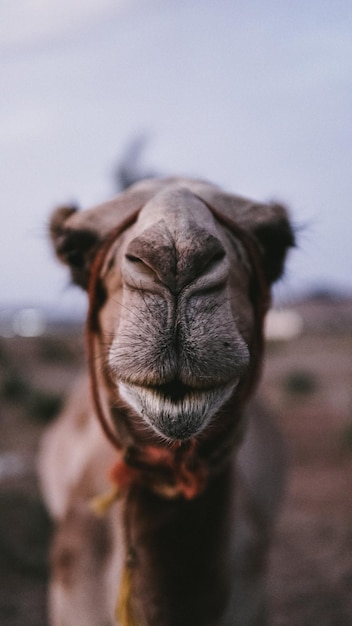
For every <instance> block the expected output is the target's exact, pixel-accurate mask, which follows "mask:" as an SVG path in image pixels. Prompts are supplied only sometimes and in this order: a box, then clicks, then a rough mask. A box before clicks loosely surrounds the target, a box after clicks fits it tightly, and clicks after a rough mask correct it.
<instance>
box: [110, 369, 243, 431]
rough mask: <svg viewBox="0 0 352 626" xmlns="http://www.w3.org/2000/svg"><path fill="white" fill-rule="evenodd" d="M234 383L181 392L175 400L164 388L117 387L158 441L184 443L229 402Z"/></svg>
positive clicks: (174, 393)
mask: <svg viewBox="0 0 352 626" xmlns="http://www.w3.org/2000/svg"><path fill="white" fill-rule="evenodd" d="M237 384H238V381H235V382H231V383H229V384H227V385H221V386H217V387H213V388H210V389H192V388H184V389H182V393H179V397H177V393H176V391H174V392H173V394H171V393H165V391H166V392H168V391H169V390H168V388H167V386H166V385H165V386H161V387H143V386H140V385H136V384H130V383H119V391H120V395H121V397H122V398H123V400H124V401H125V402H126V403H127V404H128V405H129V406H130V407H131V408H132V409H134V411H136V413H137V414H138V415H139V416H140V417H141V418H142V419H143V420H144V421H145V422H146V424H147V425H148V426H151V428H152V429H153V430H154V431H155V432H156V433H157V434H158V435H160V436H161V437H163V438H165V439H168V440H178V441H180V440H185V439H190V438H192V437H196V436H197V435H199V434H200V433H201V432H202V431H204V430H205V429H206V428H207V426H208V425H209V424H210V423H211V420H212V418H213V416H214V415H215V414H216V413H218V411H219V410H220V409H221V407H222V406H223V405H224V404H225V403H226V402H227V401H228V400H229V399H230V397H231V395H232V394H233V392H234V391H235V389H236V387H237Z"/></svg>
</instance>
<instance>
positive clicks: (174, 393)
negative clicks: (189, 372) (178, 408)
mask: <svg viewBox="0 0 352 626" xmlns="http://www.w3.org/2000/svg"><path fill="white" fill-rule="evenodd" d="M151 389H153V390H154V391H155V393H157V394H160V395H161V396H164V397H165V398H167V399H168V400H170V401H171V402H174V403H175V404H177V403H178V402H182V401H183V400H184V399H185V397H186V396H187V395H190V394H191V393H194V392H195V389H194V388H193V387H190V386H189V385H185V384H184V383H183V382H182V381H181V380H178V379H174V380H171V381H170V382H168V383H163V384H162V385H155V386H152V387H151Z"/></svg>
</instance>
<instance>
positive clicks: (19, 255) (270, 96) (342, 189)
mask: <svg viewBox="0 0 352 626" xmlns="http://www.w3.org/2000/svg"><path fill="white" fill-rule="evenodd" d="M351 32H352V3H351V2H350V1H349V0H329V1H326V0H310V2H306V0H295V2H292V1H291V0H283V1H281V2H278V0H239V1H234V0H188V2H184V3H181V2H178V1H176V0H51V1H50V2H49V1H46V0H11V1H9V0H6V1H4V2H2V3H1V5H0V144H1V151H0V178H1V185H0V190H1V223H2V228H1V231H0V264H1V272H0V308H4V307H7V306H10V305H14V306H18V307H21V306H28V305H35V306H44V307H48V308H50V309H51V310H54V311H56V312H57V313H58V314H60V312H65V311H66V312H67V311H72V312H73V313H75V312H79V311H81V310H83V309H84V307H85V297H84V295H83V294H80V293H79V290H78V289H75V288H73V287H70V285H69V279H68V273H67V272H66V271H65V269H64V268H63V267H61V266H59V264H58V263H57V262H56V260H55V258H54V255H53V253H52V251H51V249H50V245H49V242H48V237H47V224H48V219H49V215H50V212H51V211H52V209H53V208H54V207H55V206H56V205H58V204H61V203H64V202H71V201H74V202H76V203H78V204H79V205H80V206H81V207H82V208H86V207H90V206H93V205H94V204H97V203H100V202H102V201H104V200H106V199H108V198H110V197H112V196H113V195H114V194H115V193H116V188H115V186H114V179H113V174H114V170H115V168H116V165H117V163H118V162H119V158H120V157H121V155H122V154H123V153H124V151H125V150H126V148H127V147H128V145H129V144H130V143H131V141H133V140H134V139H135V138H136V137H138V136H139V135H141V134H146V136H147V137H148V143H147V144H146V147H145V151H144V153H143V162H144V164H145V166H146V168H147V169H150V170H154V171H156V172H160V174H162V175H170V174H171V175H174V174H181V175H182V174H184V175H189V176H198V177H202V178H205V179H208V180H210V181H212V182H214V183H217V184H219V185H221V186H222V187H223V188H225V189H226V190H228V191H230V192H234V193H239V194H241V195H245V196H248V197H250V198H253V199H257V200H260V201H265V200H278V201H280V202H283V203H284V204H285V205H287V206H288V207H289V209H290V212H291V215H292V219H293V221H294V224H295V225H296V227H297V232H298V244H299V245H298V248H297V250H295V251H294V252H293V253H292V254H291V257H290V260H289V264H288V270H287V272H286V275H285V278H284V280H283V281H282V284H281V285H280V286H279V288H278V294H279V296H280V294H282V295H283V296H288V297H290V294H296V293H298V292H301V291H305V290H307V289H310V288H312V287H325V286H332V287H335V288H341V289H345V290H348V291H350V292H352V271H351V270H352V246H351V243H350V241H351V233H352V228H351V226H352V217H351V207H350V204H351V200H350V199H351V197H352V158H351V157H352V37H351Z"/></svg>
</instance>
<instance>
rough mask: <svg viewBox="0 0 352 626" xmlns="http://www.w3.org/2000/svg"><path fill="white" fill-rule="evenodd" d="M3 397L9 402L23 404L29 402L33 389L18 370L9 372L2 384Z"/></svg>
mask: <svg viewBox="0 0 352 626" xmlns="http://www.w3.org/2000/svg"><path fill="white" fill-rule="evenodd" d="M1 391H2V397H3V398H4V399H5V400H7V401H8V402H19V403H20V404H23V403H25V402H27V401H28V398H29V395H30V392H31V388H30V386H29V385H28V383H27V381H26V380H25V379H24V378H23V376H21V374H19V373H18V372H17V371H16V370H12V369H10V370H8V371H7V372H6V373H5V376H4V378H3V382H2V389H1Z"/></svg>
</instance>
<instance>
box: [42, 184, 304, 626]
mask: <svg viewBox="0 0 352 626" xmlns="http://www.w3.org/2000/svg"><path fill="white" fill-rule="evenodd" d="M137 215H138V217H137ZM136 218H137V219H136ZM133 220H136V221H133ZM111 232H114V234H113V236H111ZM51 234H52V238H53V242H54V245H55V248H56V251H57V254H58V256H59V258H60V259H61V260H63V261H64V262H66V263H68V264H69V266H70V268H71V273H72V276H73V279H74V280H75V281H76V282H77V283H78V284H80V285H81V286H85V287H87V286H88V284H90V317H89V326H88V328H89V333H88V337H89V338H90V341H91V344H90V345H91V348H90V357H91V374H92V376H93V380H94V379H95V382H94V385H93V388H94V390H95V391H94V397H95V411H94V408H93V407H92V405H91V401H90V399H89V397H87V396H85V397H84V401H83V402H81V404H80V408H79V410H77V407H78V405H79V400H77V399H73V400H72V401H71V405H70V406H69V407H68V409H67V411H66V412H65V413H64V415H63V417H62V418H60V419H59V421H58V422H57V424H56V425H54V426H53V427H52V428H51V432H49V433H48V435H47V436H46V439H45V442H44V444H43V452H42V456H41V474H42V477H43V486H44V492H45V494H46V497H47V501H48V503H49V506H51V509H52V511H53V514H54V515H55V516H56V517H57V519H58V521H59V527H58V535H57V538H56V541H55V548H54V551H53V554H54V556H53V580H52V594H51V597H52V600H51V614H52V624H53V626H58V625H59V624H60V625H61V624H62V623H65V625H66V626H70V625H71V624H72V626H73V624H74V626H80V624H82V626H83V624H84V625H85V626H104V624H105V622H106V621H107V619H109V620H110V623H111V624H112V623H115V622H114V621H113V606H114V602H115V599H116V595H117V587H118V581H119V578H120V576H121V570H122V567H123V564H124V563H125V564H126V565H127V567H128V568H129V569H130V571H131V575H132V597H131V601H132V603H133V606H134V609H135V611H136V614H137V615H138V625H136V626H156V625H157V626H188V624H189V625H190V626H191V625H192V626H195V625H197V626H234V625H235V624H238V625H240V626H254V625H256V624H264V623H265V593H264V575H265V565H266V563H265V562H266V554H267V550H268V545H269V539H270V535H271V528H272V523H273V520H274V518H275V513H276V510H277V505H278V502H279V498H280V493H281V484H282V477H283V474H284V462H283V451H282V450H283V449H282V445H281V442H280V439H279V437H278V435H277V433H276V431H275V429H274V428H273V427H272V425H271V421H270V417H269V416H267V415H264V414H263V412H262V411H261V410H258V408H257V409H256V410H255V411H246V412H244V407H243V402H244V399H245V397H246V398H247V396H248V393H249V391H250V390H253V386H254V383H255V381H256V379H257V372H258V369H259V365H260V361H261V356H262V355H261V352H262V345H261V334H260V333H261V323H262V316H263V313H264V312H265V310H266V307H267V305H268V293H267V288H268V287H269V285H270V283H271V282H272V281H273V280H276V279H277V278H278V277H279V276H280V274H281V272H282V268H283V263H284V258H285V254H286V250H287V248H288V247H289V246H291V245H293V234H292V230H291V227H290V225H289V222H288V219H287V215H286V212H285V210H284V209H283V208H282V207H281V206H278V205H265V204H258V203H254V202H251V201H249V200H245V199H243V198H240V197H237V196H233V195H230V194H225V193H223V192H222V191H220V190H219V189H218V188H216V187H214V186H212V185H209V184H207V183H203V182H201V181H195V180H190V179H166V180H161V181H158V180H153V181H143V182H142V183H138V184H137V185H134V186H133V187H131V188H130V189H129V190H128V191H127V192H125V193H123V194H121V195H120V196H119V197H118V198H117V199H116V200H113V201H111V202H110V203H107V204H105V205H102V206H101V207H97V208H95V209H92V210H90V211H85V212H83V213H79V212H76V211H72V210H67V209H65V210H62V209H60V210H59V211H58V212H56V213H55V214H54V216H53V219H52V225H51ZM99 250H100V251H101V252H99ZM97 252H98V255H100V256H98V257H97ZM92 264H93V269H92ZM92 346H93V349H92ZM76 394H78V395H79V394H82V399H83V395H84V392H83V393H82V392H80V391H77V392H76ZM76 397H78V396H76ZM96 411H98V413H101V416H102V422H103V425H104V422H105V421H106V428H105V431H106V434H107V435H108V436H109V433H112V436H111V440H112V441H113V442H115V443H116V447H117V448H119V449H120V450H121V452H119V453H117V454H125V453H127V451H128V453H129V456H128V457H126V462H127V464H131V466H132V465H133V463H135V461H133V455H132V452H133V451H137V452H138V450H139V451H140V452H138V454H142V456H143V454H144V453H143V450H147V447H148V446H154V448H155V446H156V447H161V448H163V447H165V446H166V447H167V448H168V449H170V450H171V451H172V450H174V452H172V455H174V458H175V463H176V458H180V459H181V462H182V463H183V461H182V458H184V459H186V455H187V454H188V452H187V450H188V449H189V443H188V441H187V440H189V439H191V440H192V441H193V442H194V444H195V447H194V450H195V453H194V454H195V456H194V461H193V462H194V463H202V464H204V466H205V467H207V468H208V473H207V475H208V478H207V483H206V484H205V485H204V487H202V489H199V492H198V493H197V492H195V494H194V495H195V497H194V498H193V499H191V500H186V499H185V498H183V497H178V498H176V499H173V500H168V499H166V498H164V497H162V496H161V495H160V493H162V489H161V492H158V490H156V489H154V488H153V481H154V480H157V481H159V482H160V481H164V482H165V480H166V481H167V480H174V479H173V478H172V476H171V479H170V477H169V478H167V476H168V471H169V470H168V471H166V473H165V467H164V468H163V467H162V465H160V468H159V469H158V465H156V466H155V468H154V467H153V468H152V470H151V469H150V467H149V466H148V458H147V457H146V458H147V461H146V463H147V465H144V466H143V464H142V466H140V467H141V468H142V469H141V470H140V471H141V472H143V471H145V472H146V473H145V476H146V477H147V476H148V472H150V471H152V474H151V476H152V479H151V482H149V479H148V480H147V479H146V478H145V480H137V481H135V482H133V481H132V484H131V485H130V486H129V487H128V488H127V489H126V491H125V494H124V497H123V499H122V501H121V502H120V504H119V505H117V506H116V507H114V508H113V509H112V510H111V512H110V513H109V515H108V516H107V518H106V519H105V520H103V521H101V520H99V521H97V520H94V518H93V517H92V514H91V513H90V512H89V508H88V504H87V503H88V500H89V497H90V496H92V495H95V494H96V493H98V492H99V489H100V488H103V487H104V483H105V481H104V471H107V468H108V466H109V464H110V459H112V458H113V451H112V448H111V447H109V445H110V444H109V443H108V442H107V440H106V439H104V435H103V433H102V431H99V430H97V426H98V424H97V422H96V421H94V420H95V416H94V412H96ZM82 412H83V413H84V414H85V415H86V416H87V419H86V421H85V420H82ZM245 413H246V415H245ZM75 424H77V425H79V428H77V427H76V426H75ZM244 424H246V430H245V435H244V438H243V426H244ZM242 439H243V443H242V444H241V440H242ZM68 444H69V445H68ZM170 446H171V447H170ZM66 447H68V451H67V452H66ZM236 448H237V449H238V454H237V455H236ZM268 450H270V455H269V454H268V453H267V451H268ZM124 451H125V452H124ZM62 454H66V455H67V456H66V462H64V463H63V461H64V458H63V457H62V458H61V459H60V455H62ZM77 454H78V459H79V460H78V461H77ZM70 455H71V456H70ZM131 455H132V456H131ZM182 455H183V456H182ZM144 456H146V455H145V454H144ZM157 456H158V455H157ZM159 456H160V458H161V459H162V458H165V459H166V456H165V455H164V456H163V455H162V454H160V455H159ZM153 458H156V457H155V455H154V457H153ZM197 459H198V460H197ZM144 461H145V459H144ZM143 467H144V468H145V469H144V470H143ZM175 467H176V466H175ZM143 475H144V474H143ZM154 476H155V477H156V478H154ZM59 477H60V478H59ZM165 485H166V483H165ZM164 491H165V493H166V487H165V489H164ZM72 537H76V539H75V540H74V542H73V543H74V545H75V547H74V548H73V543H72ZM67 581H70V583H71V584H70V588H68V583H67ZM90 598H94V607H93V608H92V603H91V601H90ZM87 607H90V609H89V610H90V612H89V610H88V609H87ZM109 616H110V617H109ZM120 626H121V625H120Z"/></svg>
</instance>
